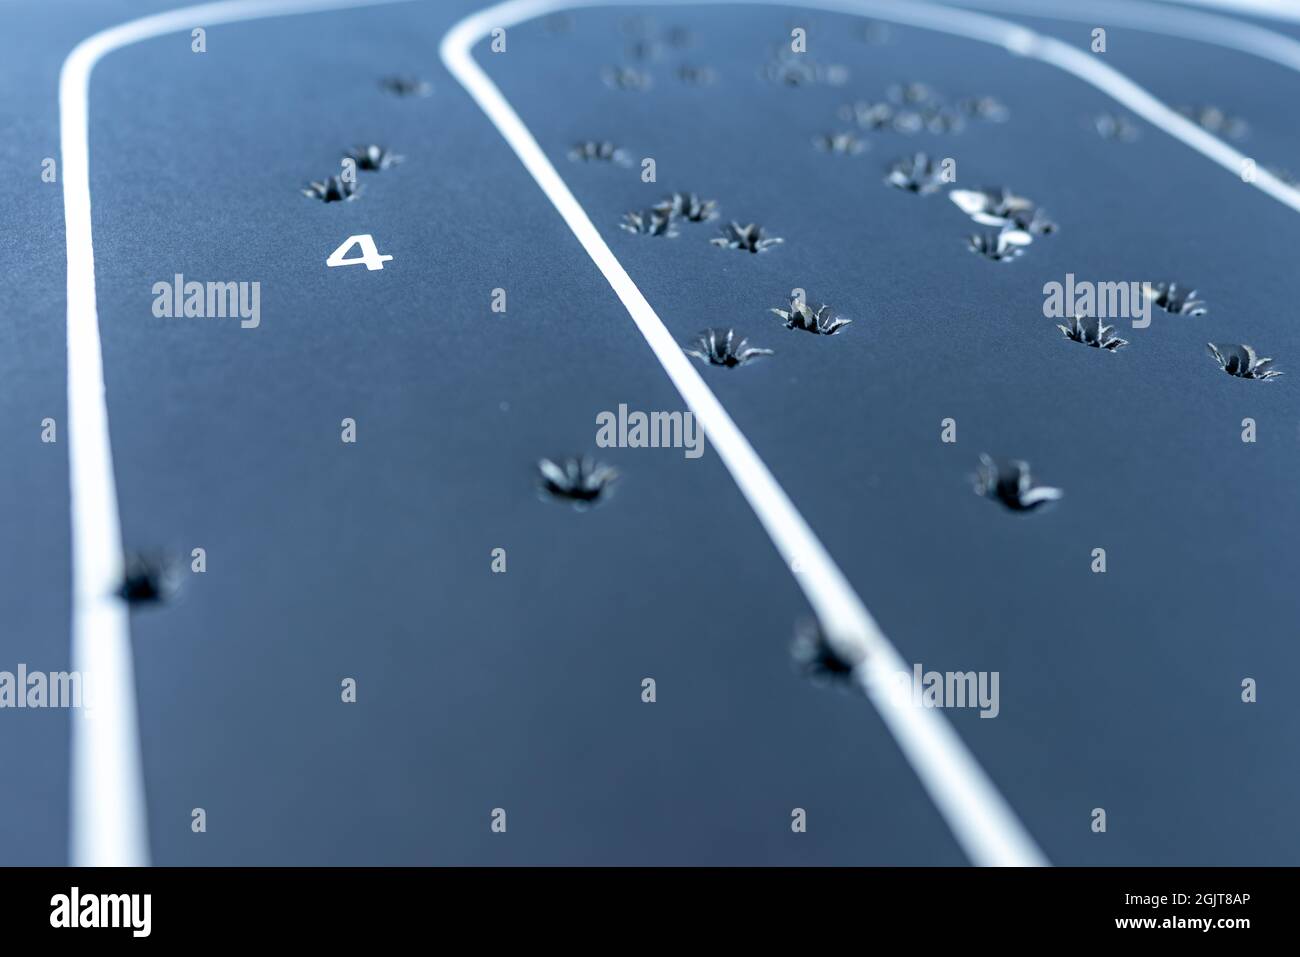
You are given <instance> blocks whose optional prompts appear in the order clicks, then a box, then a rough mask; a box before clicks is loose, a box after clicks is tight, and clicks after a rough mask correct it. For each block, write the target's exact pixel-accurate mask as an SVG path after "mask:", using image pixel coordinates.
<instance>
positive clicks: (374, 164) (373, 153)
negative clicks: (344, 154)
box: [348, 145, 403, 172]
mask: <svg viewBox="0 0 1300 957" xmlns="http://www.w3.org/2000/svg"><path fill="white" fill-rule="evenodd" d="M348 158H349V159H351V160H352V161H353V162H354V163H356V164H357V169H362V170H366V171H367V172H376V171H378V170H384V169H388V168H389V167H390V166H396V165H397V164H398V163H400V162H401V161H402V159H403V157H401V156H398V155H397V154H396V153H393V152H392V151H391V150H387V149H385V148H384V147H382V146H374V145H370V146H358V147H356V148H354V149H352V150H350V151H349V152H348Z"/></svg>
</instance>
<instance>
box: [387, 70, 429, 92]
mask: <svg viewBox="0 0 1300 957" xmlns="http://www.w3.org/2000/svg"><path fill="white" fill-rule="evenodd" d="M379 87H380V89H382V90H383V91H384V92H386V93H391V94H392V95H393V96H402V97H407V96H418V97H423V96H428V95H429V94H430V93H432V92H433V85H432V84H430V83H428V82H426V81H424V80H421V79H420V78H419V77H416V76H410V75H397V76H386V77H384V78H383V79H382V80H380V81H379Z"/></svg>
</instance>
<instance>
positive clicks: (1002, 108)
mask: <svg viewBox="0 0 1300 957" xmlns="http://www.w3.org/2000/svg"><path fill="white" fill-rule="evenodd" d="M957 109H959V110H961V112H963V113H965V114H966V115H967V116H969V117H970V118H971V119H975V120H982V121H984V122H985V123H1005V122H1006V121H1007V120H1009V119H1011V111H1010V110H1009V109H1007V106H1006V104H1005V103H1003V102H1002V101H1001V100H999V99H997V98H995V97H992V96H971V97H966V98H965V99H962V100H958V101H957Z"/></svg>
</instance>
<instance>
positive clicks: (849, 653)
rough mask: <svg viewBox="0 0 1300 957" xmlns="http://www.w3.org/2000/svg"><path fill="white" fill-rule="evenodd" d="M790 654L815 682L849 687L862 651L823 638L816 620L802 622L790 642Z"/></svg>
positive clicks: (797, 666) (823, 635)
mask: <svg viewBox="0 0 1300 957" xmlns="http://www.w3.org/2000/svg"><path fill="white" fill-rule="evenodd" d="M790 657H791V658H793V659H794V663H795V667H796V668H798V669H799V672H800V674H802V675H803V676H804V677H805V678H809V679H811V680H812V681H814V682H815V683H817V684H823V685H828V684H836V685H839V686H841V687H846V688H847V687H850V686H851V685H852V682H853V673H854V671H855V670H856V669H857V667H858V665H860V664H861V663H862V662H863V661H865V660H866V654H865V652H864V651H863V650H862V649H861V648H860V647H857V646H856V645H846V646H844V647H840V646H838V645H837V644H836V643H834V642H832V641H831V640H830V639H829V638H827V637H826V635H825V633H824V632H823V631H822V630H821V628H820V627H819V626H818V625H817V624H816V623H815V622H803V623H802V624H801V625H800V626H799V628H798V630H797V631H796V632H795V636H794V641H793V642H792V643H791V645H790Z"/></svg>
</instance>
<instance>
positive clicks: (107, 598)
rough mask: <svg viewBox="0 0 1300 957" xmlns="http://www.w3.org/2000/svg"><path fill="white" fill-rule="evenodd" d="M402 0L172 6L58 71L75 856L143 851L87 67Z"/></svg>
mask: <svg viewBox="0 0 1300 957" xmlns="http://www.w3.org/2000/svg"><path fill="white" fill-rule="evenodd" d="M400 2H405V0H279V2H269V0H239V2H230V3H210V4H204V5H202V6H195V7H185V8H182V9H179V10H170V11H167V12H165V13H159V14H156V15H154V16H149V17H143V18H141V19H139V20H132V21H130V22H128V23H124V24H121V25H120V26H116V27H112V28H110V29H108V30H104V31H102V32H101V33H96V34H95V35H94V36H92V37H89V38H87V39H85V40H83V41H82V42H81V43H79V44H78V45H77V46H76V48H75V49H74V50H73V51H72V53H71V54H69V56H68V58H67V59H66V60H65V61H64V63H63V69H62V70H61V71H60V74H59V136H60V141H61V149H62V154H63V217H64V229H65V233H66V240H67V254H68V323H67V329H68V422H67V435H68V480H69V485H70V492H71V508H72V667H73V669H74V670H76V671H79V672H81V673H82V674H83V675H86V676H89V677H88V681H90V682H93V685H94V688H95V701H94V707H93V708H85V709H79V710H76V711H74V712H73V714H72V782H71V789H72V795H71V823H70V830H71V835H70V849H69V856H70V858H71V862H72V864H73V865H75V866H110V867H138V866H143V865H146V864H148V863H149V840H148V830H147V826H146V819H145V799H144V776H143V771H142V767H141V760H140V736H139V729H138V727H137V717H136V701H135V677H134V672H133V667H132V656H131V632H130V622H129V620H128V616H127V607H126V604H125V603H124V602H123V601H122V600H121V599H119V598H117V597H116V596H115V595H114V591H115V590H116V588H117V587H118V585H119V583H120V581H121V577H122V528H121V522H120V520H119V518H118V511H117V488H116V485H115V483H114V479H113V452H112V444H111V442H110V440H109V434H108V408H107V406H106V405H105V400H104V362H103V356H102V354H101V350H100V341H99V315H98V311H97V308H96V302H95V248H94V238H93V236H92V234H91V217H90V147H89V132H88V129H89V127H88V115H89V105H88V103H89V97H90V74H91V71H92V70H93V69H94V68H95V64H96V63H98V62H99V61H100V59H102V58H103V57H104V56H106V55H107V54H109V53H112V52H113V51H114V50H120V49H121V48H122V47H124V46H128V45H129V44H132V43H138V42H139V41H141V40H148V39H151V38H153V37H158V36H162V35H164V34H167V33H175V32H178V31H185V32H188V31H190V30H192V29H193V28H194V27H197V26H203V27H207V26H211V25H213V24H218V23H230V22H232V21H236V20H253V19H258V18H262V17H274V16H282V15H286V14H294V13H314V12H317V11H323V10H339V9H347V8H351V7H366V6H376V5H379V4H385V3H400Z"/></svg>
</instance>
